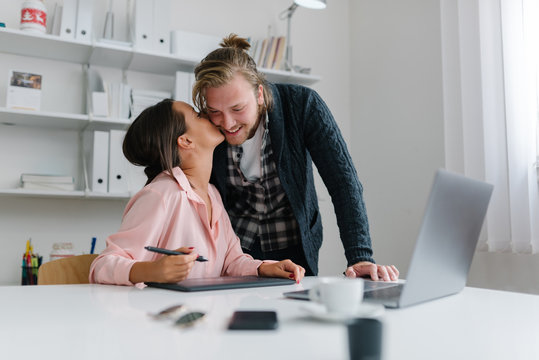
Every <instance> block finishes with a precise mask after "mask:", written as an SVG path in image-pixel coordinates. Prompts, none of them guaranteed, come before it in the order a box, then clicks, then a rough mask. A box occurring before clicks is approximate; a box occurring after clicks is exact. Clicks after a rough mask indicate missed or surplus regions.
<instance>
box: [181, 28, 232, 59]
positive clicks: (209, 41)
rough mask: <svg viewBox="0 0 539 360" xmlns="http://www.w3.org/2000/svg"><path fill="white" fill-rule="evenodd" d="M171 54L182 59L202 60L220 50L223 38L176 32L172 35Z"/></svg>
mask: <svg viewBox="0 0 539 360" xmlns="http://www.w3.org/2000/svg"><path fill="white" fill-rule="evenodd" d="M170 38H171V42H170V52H171V53H172V54H173V55H175V56H178V57H181V58H182V59H189V60H194V61H200V60H202V59H203V58H204V57H205V56H206V55H208V54H209V53H210V52H212V51H213V50H215V49H217V48H219V47H220V46H219V43H220V42H221V40H222V39H221V38H220V37H218V36H211V35H205V34H199V33H194V32H189V31H182V30H174V31H172V32H171V33H170Z"/></svg>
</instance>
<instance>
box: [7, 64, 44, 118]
mask: <svg viewBox="0 0 539 360" xmlns="http://www.w3.org/2000/svg"><path fill="white" fill-rule="evenodd" d="M41 80H42V77H41V75H39V74H33V73H29V72H23V71H14V70H10V73H9V84H8V88H7V102H6V107H7V108H8V109H20V110H36V111H37V110H39V109H40V108H41Z"/></svg>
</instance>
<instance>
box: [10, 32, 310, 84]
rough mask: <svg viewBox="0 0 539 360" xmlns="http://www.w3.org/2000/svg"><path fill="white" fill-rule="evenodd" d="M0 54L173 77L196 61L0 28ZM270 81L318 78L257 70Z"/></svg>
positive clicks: (262, 69) (304, 81) (296, 80)
mask: <svg viewBox="0 0 539 360" xmlns="http://www.w3.org/2000/svg"><path fill="white" fill-rule="evenodd" d="M0 44H2V45H1V49H0V51H1V52H4V53H11V54H15V55H25V56H32V57H40V58H45V59H52V60H59V61H67V62H72V63H76V64H90V65H99V66H107V67H114V68H119V69H125V70H133V71H141V72H148V73H153V74H160V75H168V76H174V74H175V72H176V71H188V72H191V71H193V69H194V68H195V66H196V65H197V64H198V60H197V59H192V58H181V57H177V56H173V55H171V54H156V53H152V52H147V51H144V50H137V49H134V48H133V47H128V46H120V45H116V44H109V43H105V42H99V41H97V42H92V43H84V42H79V41H75V40H69V39H64V38H61V37H59V36H55V35H47V34H43V35H40V34H33V33H26V32H24V31H21V30H16V29H8V28H0ZM259 70H260V71H261V72H262V73H264V74H265V75H266V78H267V79H268V81H271V82H287V83H295V84H301V85H311V84H314V83H316V82H317V81H320V80H321V78H320V77H318V76H313V75H306V74H299V73H294V72H290V71H282V70H273V69H264V68H260V69H259Z"/></svg>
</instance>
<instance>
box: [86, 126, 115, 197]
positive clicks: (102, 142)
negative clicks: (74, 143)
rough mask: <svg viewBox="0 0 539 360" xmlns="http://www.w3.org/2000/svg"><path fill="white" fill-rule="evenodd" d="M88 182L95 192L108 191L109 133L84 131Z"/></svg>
mask: <svg viewBox="0 0 539 360" xmlns="http://www.w3.org/2000/svg"><path fill="white" fill-rule="evenodd" d="M83 136H84V138H83V146H84V160H85V161H84V163H85V169H86V183H87V185H88V187H89V190H91V191H93V192H100V193H106V192H107V188H108V163H109V133H108V132H107V131H86V132H84V135H83Z"/></svg>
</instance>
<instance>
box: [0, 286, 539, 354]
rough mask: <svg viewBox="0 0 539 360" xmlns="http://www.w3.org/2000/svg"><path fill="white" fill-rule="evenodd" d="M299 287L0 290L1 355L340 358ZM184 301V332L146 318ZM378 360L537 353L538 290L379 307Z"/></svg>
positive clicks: (337, 328)
mask: <svg viewBox="0 0 539 360" xmlns="http://www.w3.org/2000/svg"><path fill="white" fill-rule="evenodd" d="M315 280H316V279H315V278H307V279H305V280H304V281H303V283H302V284H300V285H290V286H277V287H268V288H253V289H238V290H226V291H222V290H221V291H214V292H199V293H192V294H189V293H181V292H174V291H168V290H160V289H153V288H145V289H138V288H133V287H123V286H106V285H61V286H24V287H21V286H8V287H0V299H1V306H0V359H22V358H30V357H35V358H37V359H165V358H170V359H180V358H181V359H295V360H296V359H330V360H333V359H336V360H338V359H343V360H344V359H348V342H347V332H346V328H345V326H343V325H340V324H335V323H326V322H321V321H316V320H313V319H311V318H310V317H309V316H308V315H307V313H306V312H304V311H302V309H301V307H302V306H305V302H302V301H298V300H289V299H283V298H282V296H281V294H282V293H283V292H284V291H291V290H295V289H302V288H303V287H305V288H309V287H310V286H311V284H312V283H313V281H315ZM178 303H184V304H187V305H188V306H189V307H190V308H191V309H193V310H195V309H199V310H203V311H205V312H206V313H207V318H206V320H205V321H204V322H203V323H201V324H199V325H197V326H196V327H194V328H191V329H179V328H175V327H174V326H172V324H171V323H170V322H159V321H156V320H154V319H152V318H151V317H149V316H148V313H149V312H152V313H153V312H157V311H158V310H161V309H163V308H165V307H167V306H170V305H173V304H178ZM237 309H275V310H277V312H278V317H279V324H280V326H279V329H278V330H277V331H262V332H255V331H252V332H246V331H228V330H226V326H227V322H228V320H229V317H230V315H231V314H232V312H233V311H234V310H237ZM381 320H382V321H383V323H384V338H383V344H384V359H390V360H392V359H414V360H417V359H451V360H453V359H489V360H490V359H539V296H534V295H526V294H517V293H510V292H500V291H492V290H482V289H475V288H466V289H464V290H463V292H462V293H460V294H458V295H454V296H450V297H447V298H444V299H440V300H436V301H433V302H430V303H426V304H423V305H418V306H415V307H411V308H406V309H402V310H386V311H385V314H384V315H383V316H382V318H381Z"/></svg>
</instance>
